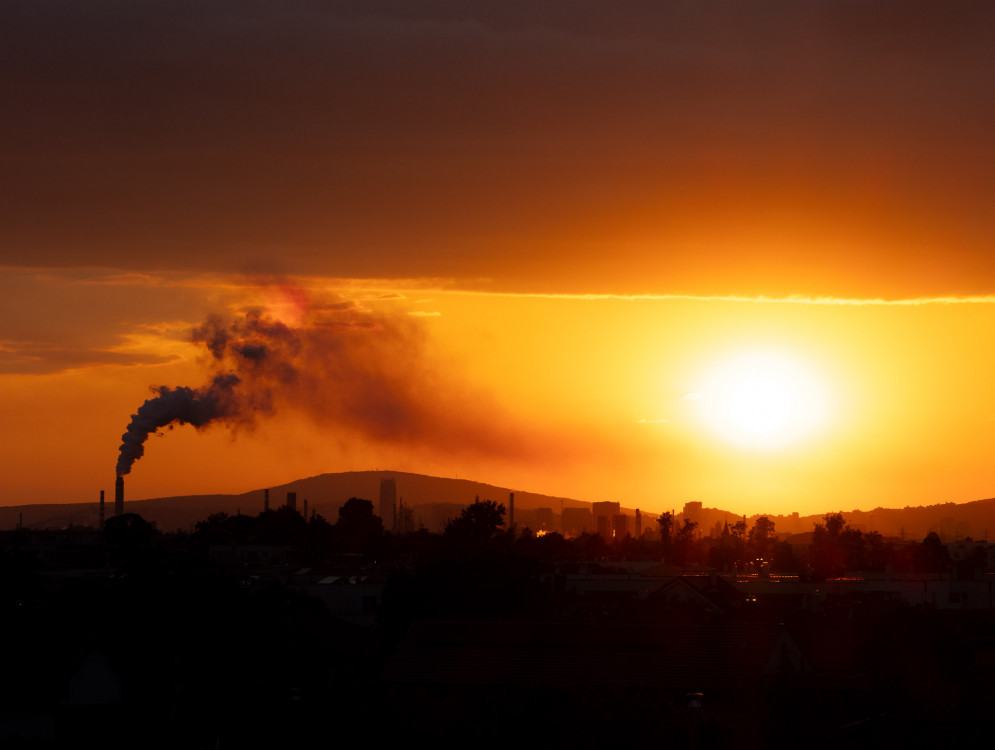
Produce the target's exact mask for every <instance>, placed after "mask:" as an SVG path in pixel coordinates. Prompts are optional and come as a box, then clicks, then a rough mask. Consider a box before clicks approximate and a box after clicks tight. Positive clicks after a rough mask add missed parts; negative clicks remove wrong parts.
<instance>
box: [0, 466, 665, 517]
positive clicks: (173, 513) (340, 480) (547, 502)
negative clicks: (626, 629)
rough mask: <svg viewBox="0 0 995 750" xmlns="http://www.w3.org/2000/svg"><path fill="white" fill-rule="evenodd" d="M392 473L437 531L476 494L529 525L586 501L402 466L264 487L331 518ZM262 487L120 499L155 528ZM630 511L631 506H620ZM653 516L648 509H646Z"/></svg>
mask: <svg viewBox="0 0 995 750" xmlns="http://www.w3.org/2000/svg"><path fill="white" fill-rule="evenodd" d="M391 478H392V479H394V480H395V483H396V487H397V496H398V498H400V499H401V500H403V502H404V504H405V506H408V507H410V508H412V509H413V510H414V511H415V516H416V518H415V528H416V529H417V528H419V523H418V521H419V519H420V521H421V525H422V526H424V527H425V528H428V529H430V530H432V531H439V530H441V526H442V525H443V524H444V523H445V521H446V520H448V519H449V518H451V517H453V516H455V515H457V514H458V513H459V511H460V509H462V508H463V507H464V506H466V505H469V504H470V503H472V502H474V500H476V499H477V498H479V499H480V500H494V501H495V502H499V503H503V504H504V505H505V507H507V506H508V500H509V495H510V493H512V492H514V493H515V515H516V518H515V520H516V522H519V523H525V524H528V523H529V522H530V521H531V519H533V518H534V517H535V511H536V510H537V509H538V508H549V509H551V510H552V511H553V512H554V514H555V515H557V516H559V515H560V513H561V510H562V509H563V508H587V509H590V508H591V507H592V503H588V502H584V501H581V500H574V499H572V498H568V497H554V496H551V495H542V494H539V493H535V492H523V491H520V490H515V489H511V488H508V487H496V486H495V485H492V484H486V483H483V482H473V481H470V480H468V479H448V478H443V477H432V476H426V475H424V474H411V473H408V472H403V471H346V472H341V473H336V474H320V475H318V476H314V477H307V478H306V479H298V480H295V481H293V482H287V483H286V484H280V485H274V486H272V487H269V488H267V489H268V490H269V497H270V507H271V508H274V509H275V508H277V507H279V506H281V505H283V504H284V503H285V502H286V500H287V493H288V492H293V493H295V494H296V501H297V509H298V510H299V511H302V512H303V506H304V501H305V500H306V501H307V504H308V512H309V513H310V512H311V510H314V511H315V512H316V513H318V514H320V515H322V516H324V517H325V518H326V519H327V520H328V521H330V522H332V523H334V522H335V521H336V520H337V519H338V510H339V508H340V507H341V506H342V505H343V504H344V503H345V501H346V500H348V499H349V498H350V497H359V498H363V499H364V500H369V501H371V502H372V503H373V505H374V508H376V507H377V504H378V502H377V501H378V498H379V497H380V481H381V480H382V479H391ZM265 492H266V489H258V490H250V491H249V492H243V493H241V494H239V495H183V496H178V497H160V498H154V499H148V500H127V499H126V501H125V511H126V512H128V513H138V514H140V515H141V516H142V517H143V518H145V519H146V520H149V521H153V522H154V523H155V524H156V526H157V527H158V528H159V529H160V530H162V531H173V530H176V529H189V528H190V527H191V526H192V525H193V524H195V523H196V522H197V521H202V520H204V519H205V518H206V517H207V516H209V515H210V514H212V513H229V514H234V513H236V512H238V511H241V512H242V513H246V514H249V515H256V514H257V513H259V512H260V511H262V510H263V504H264V497H265ZM623 511H624V512H627V513H629V514H630V515H631V514H633V513H634V512H635V511H634V509H628V508H626V509H623ZM106 513H107V515H108V516H109V515H111V514H112V513H113V503H109V504H108V506H107V508H106ZM21 514H23V524H24V526H26V527H33V528H61V527H65V526H69V525H72V524H78V525H84V526H85V525H93V526H95V525H96V524H97V520H98V503H97V502H96V501H95V502H93V503H59V504H46V505H20V506H11V507H7V508H0V528H3V529H11V528H14V527H16V526H17V524H18V519H19V517H20V515H21ZM650 516H651V517H652V518H655V517H656V515H655V514H650Z"/></svg>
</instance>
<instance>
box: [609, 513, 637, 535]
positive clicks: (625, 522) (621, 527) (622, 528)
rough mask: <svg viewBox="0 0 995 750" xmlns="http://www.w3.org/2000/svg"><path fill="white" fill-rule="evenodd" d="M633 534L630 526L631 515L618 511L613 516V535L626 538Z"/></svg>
mask: <svg viewBox="0 0 995 750" xmlns="http://www.w3.org/2000/svg"><path fill="white" fill-rule="evenodd" d="M631 534H632V531H631V529H630V528H629V517H628V516H627V515H625V514H624V513H617V514H615V515H614V516H612V536H613V537H615V538H616V539H624V538H625V537H626V536H629V535H631Z"/></svg>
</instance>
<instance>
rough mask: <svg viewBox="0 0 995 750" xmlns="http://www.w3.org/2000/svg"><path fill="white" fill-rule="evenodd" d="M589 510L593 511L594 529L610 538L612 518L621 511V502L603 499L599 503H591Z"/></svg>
mask: <svg viewBox="0 0 995 750" xmlns="http://www.w3.org/2000/svg"><path fill="white" fill-rule="evenodd" d="M591 510H592V511H594V529H595V531H597V532H598V533H599V534H601V536H603V537H604V538H605V539H611V538H612V536H613V534H612V529H613V524H612V519H613V518H614V517H615V516H617V515H618V514H619V513H621V512H622V506H621V503H617V502H614V501H609V500H605V501H603V502H600V503H592V504H591Z"/></svg>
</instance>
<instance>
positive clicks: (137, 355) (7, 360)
mask: <svg viewBox="0 0 995 750" xmlns="http://www.w3.org/2000/svg"><path fill="white" fill-rule="evenodd" d="M177 359H178V358H177V357H175V356H171V355H163V354H151V353H143V352H119V351H112V350H101V349H87V348H73V347H65V346H59V345H57V344H51V343H36V342H23V341H20V342H0V374H3V375H12V374H20V375H45V374H51V373H57V372H65V371H66V370H76V369H81V368H85V367H94V366H99V365H118V366H129V367H130V366H135V365H161V364H168V363H170V362H175V361H176V360H177Z"/></svg>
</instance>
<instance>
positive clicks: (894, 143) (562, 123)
mask: <svg viewBox="0 0 995 750" xmlns="http://www.w3.org/2000/svg"><path fill="white" fill-rule="evenodd" d="M993 20H995V7H993V6H992V5H991V4H987V3H976V2H953V3H943V4H938V3H935V2H925V1H923V0H912V1H909V2H891V1H887V2H879V3H866V2H856V1H850V0H845V1H844V0H822V1H815V0H808V1H805V2H798V1H797V0H790V1H789V0H780V1H778V2H770V1H768V2H751V3H735V2H708V1H707V0H705V1H700V0H694V1H693V2H692V1H690V0H681V1H674V2H622V3H613V4H611V5H610V6H608V5H606V4H604V3H593V2H564V3H543V4H541V7H540V6H537V4H534V3H515V2H470V3H466V2H458V3H457V2H452V3H450V2H419V3H409V2H376V0H370V1H368V2H337V3H316V2H302V1H300V0H293V1H290V2H281V3H262V2H248V3H246V2H238V3H236V2H222V1H219V0H201V2H187V3H184V2H180V3H168V4H163V3H124V2H119V1H117V0H93V1H92V2H87V3H77V2H70V1H69V0H49V1H46V0H23V1H22V2H7V3H5V4H4V5H3V7H2V9H0V89H2V91H3V94H4V101H5V115H6V116H5V117H4V118H3V119H2V121H0V143H2V144H3V146H2V149H3V151H2V153H0V165H2V174H3V177H2V178H0V226H2V227H3V230H2V232H0V244H2V246H3V248H4V250H3V258H2V259H3V260H7V261H8V262H16V263H28V262H30V263H38V262H45V263H52V264H60V263H77V264H78V263H104V264H111V265H129V266H131V267H139V268H160V267H161V268H185V267H189V266H197V267H200V268H205V267H209V268H215V269H224V270H229V269H232V268H235V269H247V268H252V269H267V268H272V269H275V270H286V271H303V272H317V273H325V274H335V275H339V276H394V277H396V276H418V275H434V276H460V277H471V276H483V277H492V278H497V279H504V280H506V281H508V282H509V283H513V284H518V285H521V284H522V283H523V282H526V281H528V282H531V283H532V284H533V285H537V286H543V285H545V286H547V287H548V286H555V285H557V284H561V285H562V284H567V283H569V280H570V277H571V274H573V275H576V277H577V278H580V279H590V278H591V277H592V275H594V276H595V277H596V278H597V279H598V280H599V281H598V283H600V284H602V285H608V286H611V285H618V286H625V287H626V288H629V289H632V288H634V287H640V286H642V287H647V286H653V287H655V288H656V290H658V291H689V290H690V287H694V286H695V284H697V285H698V286H699V287H700V286H701V285H702V282H700V281H697V280H699V279H701V278H702V274H701V273H700V271H699V270H698V269H699V264H698V263H691V262H690V261H688V260H687V258H688V257H689V256H693V257H694V258H695V259H697V258H700V256H701V253H702V252H707V253H708V254H709V256H710V257H712V258H713V259H714V260H715V261H716V262H717V267H723V268H727V269H728V272H727V273H728V274H729V275H730V276H731V277H734V278H737V279H740V280H741V281H740V282H739V283H740V284H742V285H743V286H744V287H749V288H744V289H740V291H747V292H756V291H761V292H763V291H766V292H769V293H780V292H785V291H790V292H812V293H848V292H854V291H861V290H856V289H854V288H853V277H854V276H860V275H861V274H863V275H871V276H873V277H874V279H875V280H876V281H877V282H880V283H886V284H897V285H899V286H900V287H904V288H905V289H911V290H912V291H913V292H915V291H918V290H919V288H923V289H930V290H931V291H933V292H957V291H975V292H977V291H985V290H984V289H981V288H980V287H982V286H984V285H985V284H986V283H987V281H986V280H987V279H990V278H992V273H991V272H993V271H995V268H992V267H991V263H992V262H995V261H992V260H990V258H991V253H990V252H988V248H989V247H990V246H991V240H992V239H995V231H993V230H995V226H993V219H992V218H991V212H990V210H989V206H988V200H987V196H988V195H991V193H992V192H993V188H995V185H993V184H992V181H993V180H995V177H993V175H995V169H993V167H995V164H993V163H992V161H993V159H995V156H993V155H992V153H991V149H989V148H988V145H987V144H988V141H989V139H990V132H991V126H992V124H993V119H995V117H993V115H995V110H993V107H995V105H993V104H992V99H991V97H990V96H989V95H988V93H989V92H990V90H991V82H992V79H993V73H995V52H993V50H995V45H992V44H991V35H990V31H989V30H990V29H991V28H992V21H993ZM565 248H569V255H567V253H566V250H565ZM951 248H954V249H955V250H956V252H953V253H951V252H949V250H950V249H951ZM940 252H945V253H946V257H945V258H944V260H943V262H942V263H937V262H936V257H937V254H938V253H940ZM606 255H607V256H609V257H610V258H611V263H610V264H606V262H605V260H604V258H605V257H606ZM606 265H609V266H610V268H609V269H607V272H606V269H605V266H606ZM840 266H850V270H848V271H847V272H843V271H838V270H835V269H837V268H838V267H840ZM855 271H856V273H855ZM788 272H791V273H788ZM792 274H793V275H794V276H795V277H800V278H802V279H803V280H804V282H805V283H804V285H803V287H802V288H790V287H789V288H784V282H782V281H780V279H781V277H784V276H790V275H792ZM824 280H825V281H824ZM716 283H718V282H716ZM705 286H707V283H705ZM827 286H828V287H831V288H826V287H827ZM643 290H649V289H645V288H644V289H643ZM696 290H697V291H709V289H701V288H696ZM711 291H715V289H711ZM717 291H723V292H724V291H734V290H732V289H729V288H726V287H723V288H720V289H718V290H717Z"/></svg>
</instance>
